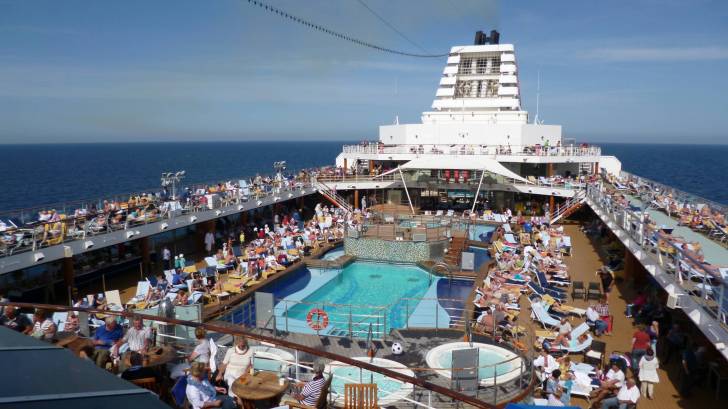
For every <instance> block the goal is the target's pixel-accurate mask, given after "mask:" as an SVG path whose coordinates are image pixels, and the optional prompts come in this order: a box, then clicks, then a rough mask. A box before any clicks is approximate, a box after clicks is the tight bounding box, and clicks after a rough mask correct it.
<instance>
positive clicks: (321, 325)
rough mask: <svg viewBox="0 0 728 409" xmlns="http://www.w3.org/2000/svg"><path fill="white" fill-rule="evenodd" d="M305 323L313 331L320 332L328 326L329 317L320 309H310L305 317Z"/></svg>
mask: <svg viewBox="0 0 728 409" xmlns="http://www.w3.org/2000/svg"><path fill="white" fill-rule="evenodd" d="M306 323H307V324H308V326H309V328H311V329H312V330H314V331H321V330H322V329H325V328H326V327H328V326H329V315H328V314H326V311H324V310H322V309H321V308H311V310H309V311H308V314H307V315H306Z"/></svg>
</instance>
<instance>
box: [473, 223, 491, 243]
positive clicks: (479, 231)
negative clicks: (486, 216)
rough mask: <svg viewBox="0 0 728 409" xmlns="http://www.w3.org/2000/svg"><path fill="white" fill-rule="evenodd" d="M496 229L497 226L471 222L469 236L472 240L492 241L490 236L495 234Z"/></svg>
mask: <svg viewBox="0 0 728 409" xmlns="http://www.w3.org/2000/svg"><path fill="white" fill-rule="evenodd" d="M494 231H495V226H488V225H484V224H471V225H470V227H469V230H468V238H469V239H470V240H475V241H482V242H484V243H490V238H491V237H492V236H493V232H494Z"/></svg>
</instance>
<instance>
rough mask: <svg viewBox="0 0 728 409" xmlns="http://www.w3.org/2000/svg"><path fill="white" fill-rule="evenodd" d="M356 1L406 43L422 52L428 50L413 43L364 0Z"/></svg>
mask: <svg viewBox="0 0 728 409" xmlns="http://www.w3.org/2000/svg"><path fill="white" fill-rule="evenodd" d="M356 1H358V2H359V4H361V5H362V6H364V8H365V9H367V10H369V12H370V13H372V15H373V16H374V17H376V18H377V19H378V20H379V21H381V22H382V23H383V24H384V25H385V26H387V27H389V28H391V29H392V31H394V32H395V33H397V34H398V35H399V36H400V37H402V38H404V39H405V40H406V41H407V42H408V43H410V44H412V45H413V46H415V47H417V48H418V49H420V51H422V52H423V53H426V52H428V51H427V50H425V49H424V48H422V46H421V45H419V44H417V43H415V42H414V41H413V40H412V39H411V38H409V37H407V36H406V35H405V34H404V33H403V32H401V31H399V30H397V28H396V27H395V26H393V25H392V24H391V23H390V22H389V21H387V20H385V19H384V17H382V16H380V15H379V14H378V13H377V12H376V11H374V10H372V8H371V7H369V5H368V4H366V3H365V2H364V0H356Z"/></svg>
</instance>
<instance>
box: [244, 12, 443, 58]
mask: <svg viewBox="0 0 728 409" xmlns="http://www.w3.org/2000/svg"><path fill="white" fill-rule="evenodd" d="M248 4H250V5H253V6H258V7H260V8H261V9H263V10H265V11H267V12H269V13H273V14H276V15H278V16H279V17H282V18H287V19H289V20H291V21H292V22H294V23H298V24H301V25H303V26H306V27H308V28H310V29H313V30H317V31H320V32H322V33H324V34H328V35H330V36H332V37H334V38H338V39H340V40H344V41H348V42H350V43H354V44H357V45H360V46H362V47H368V48H372V49H374V50H377V51H382V52H385V53H390V54H396V55H402V56H405V57H417V58H441V57H447V56H448V55H450V54H449V53H445V54H420V53H410V52H407V51H400V50H395V49H393V48H388V47H382V46H379V45H376V44H372V43H369V42H367V41H363V40H359V39H358V38H354V37H352V36H349V35H346V34H342V33H340V32H338V31H334V30H331V29H329V28H326V27H324V26H322V25H319V24H316V23H312V22H310V21H308V20H305V19H302V18H300V17H297V16H294V15H292V14H290V13H287V12H285V11H283V10H281V9H279V8H277V7H273V6H271V5H269V4H266V3H263V2H262V1H260V0H248ZM367 8H368V7H367ZM390 28H393V27H390ZM393 29H394V28H393ZM394 30H396V29H394ZM400 34H401V33H400ZM420 48H421V47H420Z"/></svg>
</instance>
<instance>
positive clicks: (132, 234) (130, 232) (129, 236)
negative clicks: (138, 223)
mask: <svg viewBox="0 0 728 409" xmlns="http://www.w3.org/2000/svg"><path fill="white" fill-rule="evenodd" d="M132 237H134V232H133V231H128V232H126V238H127V239H130V238H132Z"/></svg>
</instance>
